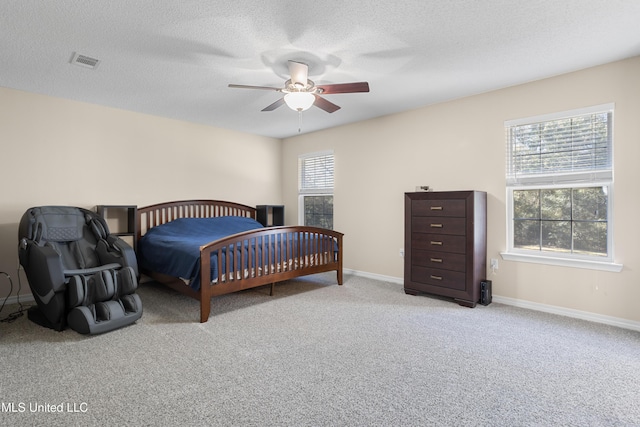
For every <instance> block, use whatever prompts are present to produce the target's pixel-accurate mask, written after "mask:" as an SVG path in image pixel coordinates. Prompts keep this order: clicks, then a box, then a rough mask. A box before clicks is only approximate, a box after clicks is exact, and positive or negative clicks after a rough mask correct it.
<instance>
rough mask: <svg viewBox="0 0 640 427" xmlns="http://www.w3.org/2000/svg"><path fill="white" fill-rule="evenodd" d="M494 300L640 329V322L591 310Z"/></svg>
mask: <svg viewBox="0 0 640 427" xmlns="http://www.w3.org/2000/svg"><path fill="white" fill-rule="evenodd" d="M492 300H493V302H497V303H499V304H507V305H512V306H515V307H521V308H527V309H529V310H536V311H542V312H545V313H551V314H558V315H560V316H567V317H573V318H575V319H582V320H588V321H590V322H596V323H603V324H605V325H610V326H617V327H619V328H624V329H631V330H633V331H640V322H635V321H633V320H628V319H622V318H620V317H613V316H605V315H603V314H597V313H591V312H589V311H581V310H574V309H571V308H564V307H558V306H555V305H547V304H540V303H537V302H531V301H526V300H520V299H515V298H508V297H501V296H499V295H493V297H492Z"/></svg>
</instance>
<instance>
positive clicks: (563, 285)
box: [0, 58, 640, 322]
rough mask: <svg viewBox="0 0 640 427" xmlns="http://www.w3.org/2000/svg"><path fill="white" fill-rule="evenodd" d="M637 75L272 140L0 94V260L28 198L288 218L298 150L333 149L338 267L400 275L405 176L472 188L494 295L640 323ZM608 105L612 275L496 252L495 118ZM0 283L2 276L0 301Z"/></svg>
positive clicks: (486, 97)
mask: <svg viewBox="0 0 640 427" xmlns="http://www.w3.org/2000/svg"><path fill="white" fill-rule="evenodd" d="M638 75H640V58H633V59H630V60H626V61H621V62H616V63H612V64H608V65H605V66H601V67H596V68H592V69H588V70H583V71H579V72H575V73H571V74H567V75H562V76H558V77H554V78H551V79H547V80H542V81H538V82H534V83H530V84H525V85H521V86H516V87H512V88H508V89H504V90H500V91H495V92H491V93H487V94H482V95H478V96H474V97H469V98H464V99H461V100H457V101H453V102H449V103H443V104H439V105H434V106H429V107H425V108H422V109H418V110H413V111H409V112H406V113H402V114H397V115H393V116H387V117H382V118H378V119H375V120H370V121H366V122H361V123H357V124H353V125H349V126H343V127H340V128H334V129H329V130H326V131H322V132H316V133H312V134H307V135H301V136H298V137H294V138H289V139H286V140H284V141H283V142H281V141H279V140H276V139H271V138H264V137H258V136H253V135H248V134H243V133H239V132H233V131H227V130H223V129H217V128H211V127H207V126H202V125H197V124H192V123H185V122H180V121H174V120H168V119H162V118H158V117H153V116H148V115H143V114H137V113H132V112H127V111H122V110H116V109H111V108H106V107H100V106H95V105H89V104H84V103H79V102H74V101H67V100H61V99H56V98H49V97H45V96H41V95H36V94H29V93H24V92H20V91H14V90H10V89H4V88H0V147H2V149H1V153H2V163H1V164H0V183H1V184H0V200H1V202H0V270H2V271H6V272H8V273H9V274H11V275H12V276H13V277H14V279H15V274H16V265H17V260H16V258H17V250H16V246H17V225H18V222H19V220H20V217H21V216H22V214H23V213H24V211H25V210H26V209H27V208H28V207H30V206H38V205H45V204H70V205H78V206H83V207H89V208H91V207H93V206H95V205H97V204H137V205H140V206H142V205H146V204H150V203H155V202H160V201H166V200H172V199H189V198H218V199H228V200H235V201H239V202H242V203H246V204H249V205H255V204H261V203H278V202H283V203H285V205H286V212H287V218H286V221H287V223H288V224H292V223H296V222H297V187H296V185H297V156H298V154H301V153H308V152H313V151H322V150H327V149H333V150H334V152H335V155H336V189H335V228H336V229H337V230H340V231H343V232H344V233H345V234H346V235H345V252H346V253H345V268H347V269H351V270H355V271H361V272H365V273H369V274H378V275H381V276H388V277H391V278H397V279H398V280H401V278H402V275H403V260H402V258H400V257H399V254H398V251H399V249H400V248H402V247H403V246H404V241H403V236H404V235H403V225H404V212H403V207H404V204H403V201H404V195H403V194H404V192H406V191H413V190H414V189H415V187H416V186H417V185H430V186H432V187H434V188H435V190H436V191H446V190H468V189H476V190H484V191H487V193H488V202H489V203H488V217H489V220H488V258H498V259H499V260H500V268H499V270H498V271H497V274H495V275H491V276H490V277H489V278H490V279H492V280H493V286H494V295H496V296H502V297H506V298H514V299H516V300H519V301H529V302H532V303H537V304H546V305H550V306H558V307H563V308H567V309H573V310H580V311H585V312H590V313H595V314H597V315H603V316H612V317H616V318H622V319H628V320H629V321H633V322H638V321H640V310H638V303H637V301H639V300H640V273H639V269H640V265H639V264H640V260H639V256H638V254H639V250H638V249H637V246H636V242H638V241H640V231H639V230H640V228H639V227H637V226H636V225H635V220H636V218H637V212H639V211H640V202H639V198H638V197H637V194H636V193H637V192H636V191H634V190H635V186H636V185H637V183H639V182H640V168H639V167H638V166H637V164H638V160H640V127H638V126H637V124H636V123H637V121H638V117H640V80H639V79H638V78H637V76H638ZM372 90H375V87H372ZM362 96H366V95H362ZM611 102H613V103H615V127H614V138H615V142H614V150H615V153H614V160H615V180H616V181H615V193H614V209H615V215H614V226H615V229H614V241H615V258H616V261H617V262H619V263H622V264H624V269H623V271H622V272H620V273H609V272H601V271H594V270H582V269H577V268H565V267H552V266H544V265H536V264H527V263H522V262H509V261H504V260H502V259H501V258H500V255H499V253H500V252H501V251H503V250H504V249H505V247H506V243H505V240H506V214H505V213H506V208H505V180H504V169H505V140H504V121H505V120H510V119H515V118H521V117H528V116H534V115H539V114H545V113H550V112H557V111H564V110H570V109H574V108H580V107H585V106H590V105H596V104H604V103H611ZM240 162H242V163H240ZM281 169H282V171H281ZM23 285H25V286H26V282H23ZM7 291H8V287H7V284H6V281H5V280H4V278H3V277H0V297H4V295H6V294H7ZM14 292H15V291H14ZM22 292H23V293H27V292H28V291H26V290H25V289H23V291H22Z"/></svg>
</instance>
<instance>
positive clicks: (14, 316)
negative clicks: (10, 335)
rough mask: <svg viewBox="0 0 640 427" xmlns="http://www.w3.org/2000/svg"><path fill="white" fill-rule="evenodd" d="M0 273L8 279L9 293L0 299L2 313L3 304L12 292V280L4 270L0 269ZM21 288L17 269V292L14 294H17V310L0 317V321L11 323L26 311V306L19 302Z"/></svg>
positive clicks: (0, 311)
mask: <svg viewBox="0 0 640 427" xmlns="http://www.w3.org/2000/svg"><path fill="white" fill-rule="evenodd" d="M0 275H4V276H5V277H6V278H7V280H9V284H10V288H9V294H7V296H6V297H5V299H4V301H2V305H1V306H0V313H2V310H3V309H4V306H5V304H6V303H7V300H8V299H9V297H10V296H11V294H12V293H13V280H12V279H11V276H9V273H5V272H4V271H0ZM21 289H22V282H21V281H20V272H19V271H18V293H17V294H16V295H17V302H18V307H19V308H18V310H17V311H14V312H13V313H9V314H8V315H7V316H6V317H3V318H1V319H0V322H6V323H11V322H13V321H15V320H16V319H18V318H19V317H20V316H22V315H23V314H24V312H25V311H27V309H28V307H23V306H22V303H21V302H20V290H21Z"/></svg>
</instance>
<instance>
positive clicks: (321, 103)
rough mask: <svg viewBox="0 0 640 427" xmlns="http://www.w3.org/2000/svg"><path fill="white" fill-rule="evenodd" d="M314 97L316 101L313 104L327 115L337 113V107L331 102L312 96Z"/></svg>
mask: <svg viewBox="0 0 640 427" xmlns="http://www.w3.org/2000/svg"><path fill="white" fill-rule="evenodd" d="M313 96H315V97H316V101H315V102H314V103H313V105H315V106H316V107H318V108H320V109H322V110H324V111H326V112H327V113H333V112H334V111H338V110H339V109H340V107H339V106H337V105H336V104H334V103H333V102H329V101H327V100H326V99H324V98H323V97H321V96H318V95H316V94H314V95H313Z"/></svg>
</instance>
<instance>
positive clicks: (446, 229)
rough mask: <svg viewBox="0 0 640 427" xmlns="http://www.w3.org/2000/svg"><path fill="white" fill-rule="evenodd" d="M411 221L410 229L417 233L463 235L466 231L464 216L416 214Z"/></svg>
mask: <svg viewBox="0 0 640 427" xmlns="http://www.w3.org/2000/svg"><path fill="white" fill-rule="evenodd" d="M411 220H412V221H413V224H412V225H411V226H412V230H413V231H414V232H417V233H431V234H457V235H458V236H464V235H465V233H466V223H467V221H466V219H465V218H450V217H433V216H417V217H413V218H412V219H411Z"/></svg>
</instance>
